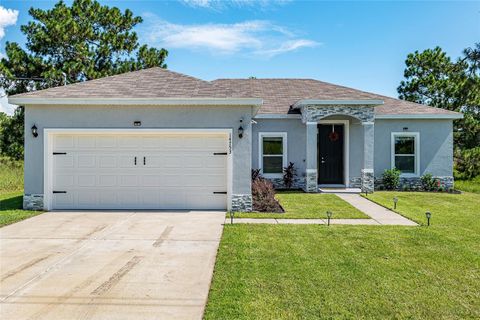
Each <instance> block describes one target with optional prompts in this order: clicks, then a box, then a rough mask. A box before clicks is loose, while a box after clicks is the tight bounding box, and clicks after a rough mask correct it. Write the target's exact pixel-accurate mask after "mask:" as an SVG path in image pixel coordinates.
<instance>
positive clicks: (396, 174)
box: [382, 168, 400, 190]
mask: <svg viewBox="0 0 480 320" xmlns="http://www.w3.org/2000/svg"><path fill="white" fill-rule="evenodd" d="M382 181H383V185H384V186H385V189H387V190H395V189H397V188H398V185H399V184H400V170H398V169H397V168H393V169H388V170H385V171H383V174H382Z"/></svg>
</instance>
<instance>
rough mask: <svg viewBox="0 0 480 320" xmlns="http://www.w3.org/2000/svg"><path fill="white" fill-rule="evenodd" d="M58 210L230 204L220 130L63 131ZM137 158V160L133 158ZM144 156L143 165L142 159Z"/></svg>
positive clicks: (58, 142) (56, 166) (56, 177)
mask: <svg viewBox="0 0 480 320" xmlns="http://www.w3.org/2000/svg"><path fill="white" fill-rule="evenodd" d="M53 147H54V150H55V151H56V152H62V153H63V152H66V153H67V154H66V155H56V156H54V158H53V189H54V190H62V191H66V192H67V193H59V194H54V195H53V208H54V209H226V203H227V196H226V195H225V194H214V192H224V191H226V190H227V178H226V170H227V156H225V155H220V156H215V155H214V153H215V152H220V153H223V152H225V151H226V149H227V139H226V137H225V136H221V135H206V136H192V135H178V134H168V135H164V134H162V135H145V136H144V135H130V136H128V135H119V136H115V135H60V136H54V146H53ZM135 157H136V158H137V159H136V163H135ZM144 157H145V164H144Z"/></svg>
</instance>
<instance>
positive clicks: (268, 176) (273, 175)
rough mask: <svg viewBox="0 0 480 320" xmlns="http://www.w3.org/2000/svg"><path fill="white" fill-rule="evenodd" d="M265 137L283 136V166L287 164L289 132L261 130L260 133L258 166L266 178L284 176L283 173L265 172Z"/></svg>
mask: <svg viewBox="0 0 480 320" xmlns="http://www.w3.org/2000/svg"><path fill="white" fill-rule="evenodd" d="M264 137H275V138H278V137H281V138H282V142H283V155H282V168H285V167H286V166H287V163H288V160H287V133H286V132H259V133H258V166H259V168H260V173H261V174H262V176H264V177H265V178H282V177H283V173H266V174H264V173H263V138H264Z"/></svg>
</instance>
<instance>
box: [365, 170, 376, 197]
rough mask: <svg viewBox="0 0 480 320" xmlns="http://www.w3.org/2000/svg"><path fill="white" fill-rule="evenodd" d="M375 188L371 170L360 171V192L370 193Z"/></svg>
mask: <svg viewBox="0 0 480 320" xmlns="http://www.w3.org/2000/svg"><path fill="white" fill-rule="evenodd" d="M374 188H375V176H374V175H373V169H362V192H364V193H367V192H368V193H372V192H373V190H374Z"/></svg>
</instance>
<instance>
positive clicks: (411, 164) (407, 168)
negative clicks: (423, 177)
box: [395, 156, 415, 173]
mask: <svg viewBox="0 0 480 320" xmlns="http://www.w3.org/2000/svg"><path fill="white" fill-rule="evenodd" d="M395 168H397V169H398V170H400V171H402V173H415V156H395Z"/></svg>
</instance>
